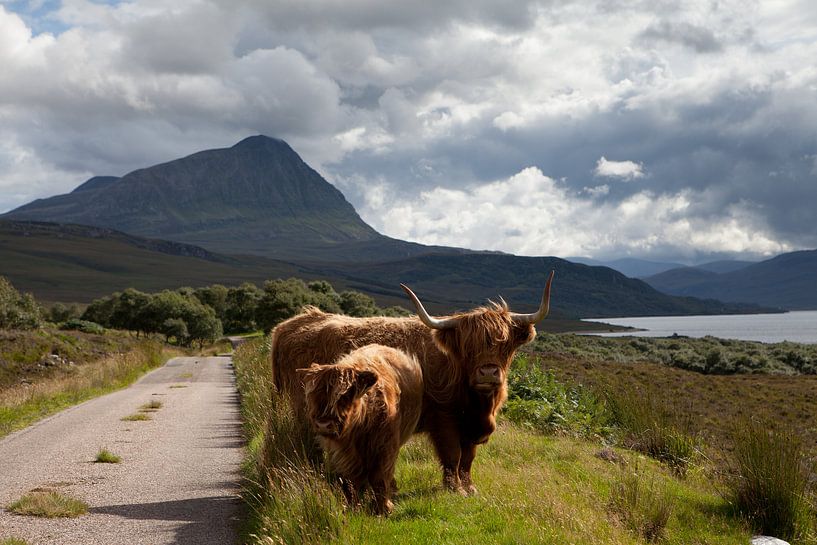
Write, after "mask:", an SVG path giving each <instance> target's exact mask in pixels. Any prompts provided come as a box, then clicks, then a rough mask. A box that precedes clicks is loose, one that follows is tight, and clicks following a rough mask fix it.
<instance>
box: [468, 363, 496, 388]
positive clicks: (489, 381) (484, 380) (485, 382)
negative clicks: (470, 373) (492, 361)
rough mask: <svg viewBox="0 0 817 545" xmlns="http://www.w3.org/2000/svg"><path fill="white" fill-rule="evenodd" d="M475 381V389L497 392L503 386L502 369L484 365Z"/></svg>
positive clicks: (478, 370)
mask: <svg viewBox="0 0 817 545" xmlns="http://www.w3.org/2000/svg"><path fill="white" fill-rule="evenodd" d="M474 379H475V380H474V385H473V386H474V388H475V389H477V390H482V391H488V390H495V389H496V388H498V387H499V386H500V385H501V384H502V369H500V368H499V366H498V365H483V366H482V367H480V368H478V369H477V372H476V376H475V377H474Z"/></svg>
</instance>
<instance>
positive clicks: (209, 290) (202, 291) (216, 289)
mask: <svg viewBox="0 0 817 545" xmlns="http://www.w3.org/2000/svg"><path fill="white" fill-rule="evenodd" d="M229 291H230V290H228V289H227V288H226V287H225V286H222V285H221V284H213V285H212V286H207V287H204V288H198V289H197V290H195V291H194V292H193V295H195V296H196V299H198V300H199V301H201V302H202V304H205V305H207V306H209V307H212V308H213V310H215V311H216V316H217V317H218V319H219V320H221V321H222V322H224V321H225V319H226V315H225V313H226V311H227V294H228V293H229Z"/></svg>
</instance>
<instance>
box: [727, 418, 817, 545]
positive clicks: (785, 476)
mask: <svg viewBox="0 0 817 545" xmlns="http://www.w3.org/2000/svg"><path fill="white" fill-rule="evenodd" d="M734 464H735V468H734V469H735V472H734V475H733V478H732V479H731V481H730V487H729V495H730V496H731V500H732V501H733V502H734V504H735V507H736V508H737V509H738V510H739V511H740V512H741V513H742V514H743V515H744V516H745V517H747V518H748V519H749V520H750V522H751V523H752V524H753V526H754V527H755V529H756V530H757V531H759V532H762V533H765V534H769V535H774V536H777V537H781V538H783V539H787V540H791V541H794V542H797V543H817V533H815V509H814V506H813V505H812V504H811V503H810V497H809V481H810V479H811V478H813V477H814V467H813V462H810V461H808V458H807V455H806V450H805V448H804V444H803V441H802V439H801V438H800V437H799V436H798V435H797V434H796V433H794V432H793V431H792V430H786V429H780V428H777V429H775V430H772V429H770V427H769V426H768V425H766V424H765V423H764V422H761V421H758V420H747V421H745V422H744V423H743V425H741V426H740V428H739V429H737V430H736V432H735V450H734ZM811 499H813V498H811Z"/></svg>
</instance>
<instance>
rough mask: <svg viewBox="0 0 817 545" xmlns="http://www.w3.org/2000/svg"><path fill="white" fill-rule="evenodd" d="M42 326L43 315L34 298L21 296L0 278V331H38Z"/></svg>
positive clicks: (7, 282) (25, 295)
mask: <svg viewBox="0 0 817 545" xmlns="http://www.w3.org/2000/svg"><path fill="white" fill-rule="evenodd" d="M41 325H42V315H41V312H40V307H39V306H38V305H37V302H36V301H35V300H34V297H33V296H32V295H31V294H30V293H25V294H21V293H20V292H18V291H17V290H16V289H14V286H12V285H11V282H9V281H8V280H6V278H5V277H3V276H0V329H36V328H38V327H40V326H41Z"/></svg>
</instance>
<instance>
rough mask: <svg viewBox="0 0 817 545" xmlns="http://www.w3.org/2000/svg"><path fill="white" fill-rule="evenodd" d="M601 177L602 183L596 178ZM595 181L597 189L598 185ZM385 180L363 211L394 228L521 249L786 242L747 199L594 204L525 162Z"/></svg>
mask: <svg viewBox="0 0 817 545" xmlns="http://www.w3.org/2000/svg"><path fill="white" fill-rule="evenodd" d="M602 187H604V186H602ZM594 189H597V190H598V191H597V193H603V192H604V191H603V190H600V189H599V188H594ZM387 191H388V190H387V188H385V187H384V186H383V185H382V184H379V185H378V186H377V190H376V192H375V195H374V196H373V197H372V198H371V199H369V200H367V203H366V204H367V206H366V209H365V210H364V211H363V212H364V218H365V219H368V220H369V221H371V222H372V223H374V224H375V225H376V226H377V227H379V228H380V229H382V231H383V232H384V233H386V234H388V235H390V236H393V237H398V238H404V239H408V240H414V241H417V242H423V243H426V244H443V245H449V246H459V247H468V248H479V249H488V250H502V251H506V252H512V253H515V254H519V255H533V256H536V255H557V256H567V255H592V256H597V257H604V256H608V257H612V256H622V255H636V256H645V255H685V256H688V257H695V256H696V255H698V254H700V255H706V254H707V253H720V252H727V253H735V254H743V255H746V254H751V255H765V256H768V255H772V254H775V253H779V252H784V251H788V250H790V249H791V246H790V245H789V244H787V243H784V242H779V241H777V240H775V238H774V236H773V235H772V234H771V233H770V232H769V231H768V228H767V227H766V226H765V225H764V222H763V219H762V217H759V216H758V214H757V213H756V210H754V208H753V207H752V206H751V205H750V204H749V203H740V204H736V205H733V206H731V207H730V208H729V209H728V210H726V211H725V212H724V213H723V214H719V215H717V216H710V217H705V216H697V215H695V214H694V209H695V208H696V206H697V205H698V204H699V203H700V202H703V201H705V200H706V198H707V196H706V195H703V194H700V193H695V192H692V191H682V192H679V193H676V194H668V195H656V194H654V193H651V192H649V191H641V192H638V193H635V194H634V195H632V196H630V197H628V198H626V199H624V200H622V201H620V202H617V203H615V202H606V203H603V204H599V203H597V202H596V201H595V200H594V198H593V197H594V196H595V195H594V194H593V192H592V191H591V192H589V193H590V195H589V196H588V197H585V196H582V195H581V194H574V193H571V192H570V191H569V190H568V189H567V188H566V187H565V186H564V185H563V184H562V183H560V182H558V181H556V180H554V179H552V178H550V177H548V176H545V175H544V174H543V173H542V172H541V171H540V170H539V169H537V168H535V167H530V168H526V169H524V170H522V171H521V172H519V173H517V174H515V175H514V176H511V177H510V178H508V179H505V180H498V181H495V182H491V183H487V184H484V185H480V186H477V187H473V188H471V189H467V190H451V189H446V188H442V187H438V188H435V189H432V190H429V191H424V192H423V193H422V194H421V195H420V196H419V197H418V198H417V199H415V200H410V201H406V200H402V201H400V202H399V203H398V204H393V203H395V201H396V200H395V199H394V198H387V197H386V196H385V192H387Z"/></svg>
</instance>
